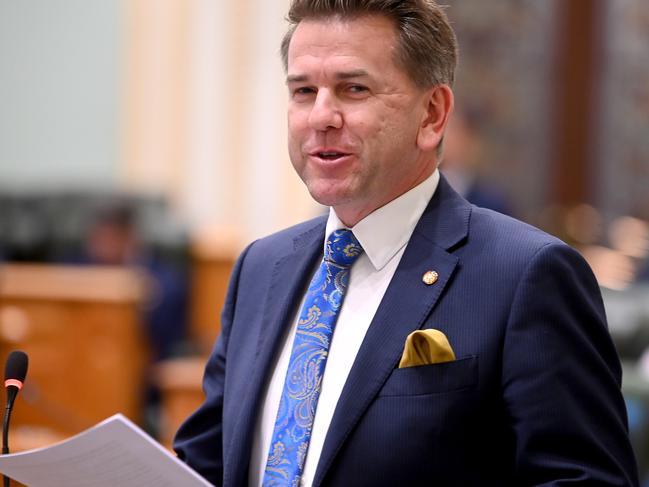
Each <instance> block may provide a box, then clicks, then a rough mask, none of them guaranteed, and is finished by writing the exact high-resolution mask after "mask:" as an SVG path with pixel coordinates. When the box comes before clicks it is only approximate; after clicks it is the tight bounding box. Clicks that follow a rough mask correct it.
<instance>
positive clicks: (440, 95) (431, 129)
mask: <svg viewBox="0 0 649 487" xmlns="http://www.w3.org/2000/svg"><path fill="white" fill-rule="evenodd" d="M453 100H454V99H453V91H452V90H451V88H450V87H449V86H448V85H438V86H434V87H432V88H431V89H429V90H428V94H427V96H426V97H425V99H424V102H425V103H426V107H425V110H424V115H423V117H422V121H421V125H420V126H419V132H418V133H417V146H418V147H419V148H420V149H421V150H422V151H427V152H428V151H434V150H435V149H436V148H437V146H438V145H439V144H440V143H441V141H442V138H443V137H444V130H445V129H446V124H447V123H448V119H449V117H450V115H451V112H452V111H453V104H454V101H453Z"/></svg>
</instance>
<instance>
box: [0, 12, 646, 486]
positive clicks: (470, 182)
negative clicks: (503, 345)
mask: <svg viewBox="0 0 649 487" xmlns="http://www.w3.org/2000/svg"><path fill="white" fill-rule="evenodd" d="M288 3H289V2H288V0H280V1H278V0H275V1H273V2H268V1H266V0H239V1H237V2H224V1H220V0H94V1H87V0H54V1H52V0H21V1H20V2H1V3H0V263H1V264H0V358H2V359H3V360H4V357H5V356H6V355H7V354H8V352H9V351H10V350H12V349H15V348H22V349H24V350H25V351H27V352H28V353H29V354H30V356H31V364H30V372H29V375H28V381H27V384H26V387H25V389H24V391H23V393H21V396H20V397H19V400H18V403H17V406H16V412H15V418H14V421H15V430H14V433H13V435H14V436H13V440H12V442H13V444H14V449H21V448H29V447H31V446H37V445H43V444H47V443H48V442H50V441H52V440H53V439H58V438H64V437H66V436H68V435H70V434H73V433H76V432H79V431H81V430H82V429H84V428H87V427H89V426H91V425H92V424H94V423H95V422H97V421H99V420H101V419H103V418H105V417H106V416H108V415H110V414H113V413H115V412H118V411H120V412H123V413H125V414H126V415H127V416H129V417H131V419H133V420H135V421H136V422H138V423H139V424H141V425H142V426H143V427H145V428H146V429H147V430H148V431H149V432H151V433H152V434H153V435H154V436H156V438H158V439H159V440H160V441H162V442H163V443H164V444H166V445H169V443H170V440H171V436H172V435H173V432H174V431H175V429H176V428H177V426H178V424H179V422H180V421H181V420H182V419H183V418H184V417H185V416H186V415H187V414H188V412H189V411H191V410H192V409H193V408H194V407H195V406H196V405H197V404H198V403H199V402H200V400H201V391H200V380H201V374H202V366H203V364H204V361H205V357H206V356H207V354H209V351H210V349H211V346H212V343H213V341H214V338H215V337H216V335H217V334H218V328H219V322H218V321H219V319H218V315H219V311H220V306H221V304H222V302H223V296H224V293H225V289H226V286H227V280H228V276H229V272H230V269H231V267H232V264H233V261H234V259H235V258H236V256H237V254H238V252H239V251H240V250H241V249H242V248H243V247H244V246H245V245H246V243H248V242H250V241H251V240H252V239H255V238H258V237H260V236H263V235H266V234H268V233H270V232H273V231H275V230H278V229H280V228H283V227H285V226H288V225H290V224H293V223H296V222H298V221H301V220H304V219H306V218H309V217H311V216H313V215H316V214H318V213H320V212H322V211H323V208H321V207H319V206H318V205H316V204H315V203H313V202H312V201H311V199H310V197H309V196H308V193H307V192H306V190H305V189H304V188H303V187H302V184H301V182H300V181H299V179H298V178H297V176H295V175H294V173H293V170H292V168H291V165H290V162H289V159H288V155H287V152H286V147H285V146H286V128H285V106H286V94H285V86H284V81H283V78H284V74H283V72H282V68H281V64H280V61H279V56H278V50H279V42H280V39H281V37H282V35H283V33H284V29H285V22H284V15H285V13H286V10H287V6H288ZM445 3H446V4H448V5H449V8H448V14H449V17H450V18H451V20H452V22H453V25H454V27H455V29H456V31H457V34H458V38H459V42H460V50H461V58H460V66H459V70H458V76H457V80H458V81H457V83H456V86H455V91H456V101H457V109H456V114H455V116H454V120H453V122H452V124H451V126H450V127H449V133H448V135H447V137H446V146H445V157H444V162H443V165H442V171H443V172H444V173H445V174H446V175H447V177H448V178H449V180H450V181H451V183H452V184H453V185H454V186H455V187H456V189H457V190H458V191H460V192H462V193H463V194H464V195H465V196H466V197H467V198H468V199H469V200H470V201H472V202H474V203H476V204H478V205H480V206H487V207H490V208H493V209H496V210H498V211H501V212H504V213H508V214H510V215H512V216H514V217H516V218H519V219H521V220H523V221H527V222H529V223H532V224H534V225H537V226H539V227H541V228H543V229H545V230H547V231H549V232H550V233H553V234H555V235H557V236H559V237H560V238H562V239H564V240H565V241H567V242H568V243H570V244H571V245H574V246H575V247H577V248H578V249H579V250H580V251H581V252H582V253H583V254H584V256H585V257H586V258H587V260H588V261H589V262H590V264H591V266H592V267H593V270H594V271H595V274H596V276H597V278H598V280H599V282H600V284H601V286H602V291H603V294H604V299H605V305H606V308H607V313H608V316H609V325H610V327H611V332H612V334H613V336H614V339H615V341H616V345H617V346H618V350H619V353H620V355H621V358H622V360H623V363H624V367H625V382H624V391H625V395H626V398H627V405H628V409H629V415H630V423H631V428H632V436H633V441H634V445H635V447H636V452H637V455H638V459H639V463H640V465H641V469H642V471H643V475H645V476H646V472H647V471H648V470H649V354H647V353H646V350H647V349H648V347H649V299H648V298H649V260H648V253H649V223H647V222H648V220H649V50H648V49H647V48H646V46H647V45H649V4H647V2H644V1H643V0H615V1H607V0H571V1H570V2H565V1H558V0H546V1H543V2H539V1H534V0H501V1H499V2H483V1H481V0H447V1H446V2H445ZM576 353H578V351H576Z"/></svg>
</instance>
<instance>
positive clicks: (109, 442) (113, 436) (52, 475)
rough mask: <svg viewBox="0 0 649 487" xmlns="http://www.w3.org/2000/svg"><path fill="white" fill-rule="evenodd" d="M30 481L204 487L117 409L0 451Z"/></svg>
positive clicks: (7, 466)
mask: <svg viewBox="0 0 649 487" xmlns="http://www.w3.org/2000/svg"><path fill="white" fill-rule="evenodd" d="M0 472H2V473H4V474H6V475H8V476H9V477H11V478H13V479H15V480H17V481H19V482H21V483H23V484H25V485H28V486H30V487H59V486H60V487H64V486H65V487H77V486H78V487H115V486H120V487H178V486H181V485H182V486H183V487H204V486H210V485H212V484H210V483H209V482H207V481H206V480H205V479H203V478H202V477H201V476H199V475H198V474H197V473H196V472H194V471H193V470H192V469H190V468H189V467H188V466H187V465H185V464H184V463H183V462H181V461H180V460H178V459H177V458H176V457H174V456H173V455H172V454H171V453H169V452H168V451H167V450H165V449H164V448H163V447H162V446H161V445H159V444H158V443H157V442H156V441H155V440H153V439H152V438H151V437H150V436H148V435H147V434H146V433H145V432H144V431H142V430H141V429H140V428H138V427H137V426H136V425H135V424H134V423H132V422H131V421H130V420H129V419H127V418H126V417H124V416H123V415H121V414H116V415H115V416H111V417H110V418H108V419H107V420H105V421H103V422H101V423H99V424H97V425H96V426H94V427H92V428H90V429H88V430H86V431H84V432H83V433H79V434H78V435H76V436H73V437H72V438H70V439H68V440H66V441H63V442H61V443H57V444H55V445H53V446H50V447H46V448H39V449H37V450H30V451H26V452H20V453H14V454H11V455H0Z"/></svg>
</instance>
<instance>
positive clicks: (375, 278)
mask: <svg viewBox="0 0 649 487" xmlns="http://www.w3.org/2000/svg"><path fill="white" fill-rule="evenodd" d="M438 183H439V172H438V171H437V170H436V171H435V172H433V174H432V175H431V176H430V177H429V178H428V179H426V180H425V181H424V182H422V183H421V184H419V185H418V186H416V187H414V188H413V189H411V190H410V191H408V192H407V193H404V194H403V195H401V196H399V197H398V198H397V199H395V200H393V201H391V202H390V203H388V204H387V205H385V206H383V207H381V208H379V209H378V210H376V211H374V212H373V213H371V214H370V215H368V216H366V217H365V218H364V219H363V220H361V221H360V222H358V223H357V224H356V225H355V226H354V227H353V228H352V231H353V232H354V235H355V236H356V238H357V239H358V241H359V242H360V243H361V245H362V246H363V249H364V250H365V252H364V253H363V254H362V255H361V256H360V257H359V258H358V260H357V261H356V262H355V263H354V265H353V266H352V268H351V272H350V276H349V287H348V289H347V293H346V295H345V299H344V301H343V305H342V307H341V309H340V312H339V314H338V320H337V322H336V327H335V329H334V335H333V338H332V340H331V345H330V347H329V357H328V358H327V365H326V368H325V371H324V375H323V378H322V389H321V391H320V398H319V399H318V406H317V409H316V415H315V419H314V423H313V431H312V433H311V441H310V443H309V450H308V453H307V457H306V463H305V465H304V472H303V474H302V485H303V486H307V487H310V486H311V484H312V483H313V477H314V476H315V472H316V468H317V466H318V461H319V460H320V453H321V452H322V447H323V445H324V441H325V437H326V435H327V430H328V429H329V424H330V423H331V419H332V417H333V414H334V410H335V409H336V404H337V403H338V399H339V398H340V394H341V392H342V390H343V387H344V385H345V382H346V380H347V376H348V375H349V371H350V370H351V368H352V365H353V363H354V360H355V359H356V355H357V353H358V350H359V349H360V347H361V343H362V342H363V339H364V338H365V333H366V332H367V330H368V328H369V326H370V323H371V322H372V319H373V318H374V315H375V314H376V310H377V309H378V307H379V304H380V303H381V300H382V299H383V295H384V294H385V291H386V289H387V288H388V285H389V284H390V281H391V280H392V276H393V275H394V272H395V271H396V269H397V266H398V264H399V261H400V260H401V256H402V255H403V252H404V251H405V249H406V244H407V243H408V240H410V236H411V235H412V232H413V230H414V229H415V225H416V224H417V222H418V221H419V219H420V217H421V215H422V213H423V212H424V209H425V208H426V205H427V204H428V202H429V200H430V199H431V198H432V196H433V194H434V193H435V190H436V189H437V185H438ZM341 228H346V227H345V225H344V224H343V223H342V222H341V221H340V219H339V218H338V216H337V215H336V212H335V211H334V210H333V209H330V211H329V219H328V221H327V231H326V233H325V242H324V243H326V238H327V236H329V235H330V234H331V232H333V231H335V230H338V229H341ZM324 243H323V247H324ZM319 265H320V262H318V266H319ZM316 269H317V267H316ZM314 272H315V269H314ZM303 303H304V298H303V300H302V303H300V306H299V308H297V309H296V311H295V316H294V319H293V326H292V327H291V328H290V330H289V331H288V332H287V333H286V336H285V337H284V342H283V346H282V349H281V352H280V354H279V356H278V357H277V360H276V362H275V366H274V368H273V374H272V377H271V378H270V381H269V383H268V384H267V388H266V391H265V397H264V401H263V402H262V405H261V407H260V410H259V412H258V415H257V422H256V425H255V429H254V439H253V446H252V450H251V457H250V470H249V477H248V481H249V486H250V487H258V486H261V485H262V481H263V477H264V470H265V468H266V460H267V457H268V450H269V448H270V442H271V439H272V436H273V430H274V428H275V419H276V417H277V409H278V408H279V402H280V398H281V396H282V390H283V388H284V379H285V378H286V371H287V370H288V363H289V359H290V357H291V350H292V347H293V337H294V335H295V331H296V329H297V322H298V319H299V315H300V310H301V309H302V305H303Z"/></svg>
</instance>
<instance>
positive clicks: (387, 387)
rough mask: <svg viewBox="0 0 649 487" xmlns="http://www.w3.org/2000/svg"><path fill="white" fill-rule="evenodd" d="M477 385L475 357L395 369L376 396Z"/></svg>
mask: <svg viewBox="0 0 649 487" xmlns="http://www.w3.org/2000/svg"><path fill="white" fill-rule="evenodd" d="M477 384H478V356H477V355H474V356H470V357H465V358H462V359H459V360H454V361H452V362H444V363H441V364H432V365H420V366H417V367H406V368H403V369H395V370H394V371H393V372H392V374H391V375H390V377H388V380H387V381H386V383H385V384H384V386H383V389H381V391H380V392H379V396H383V397H385V396H417V395H423V394H440V393H444V392H451V391H457V390H461V389H472V388H475V387H476V386H477Z"/></svg>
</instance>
